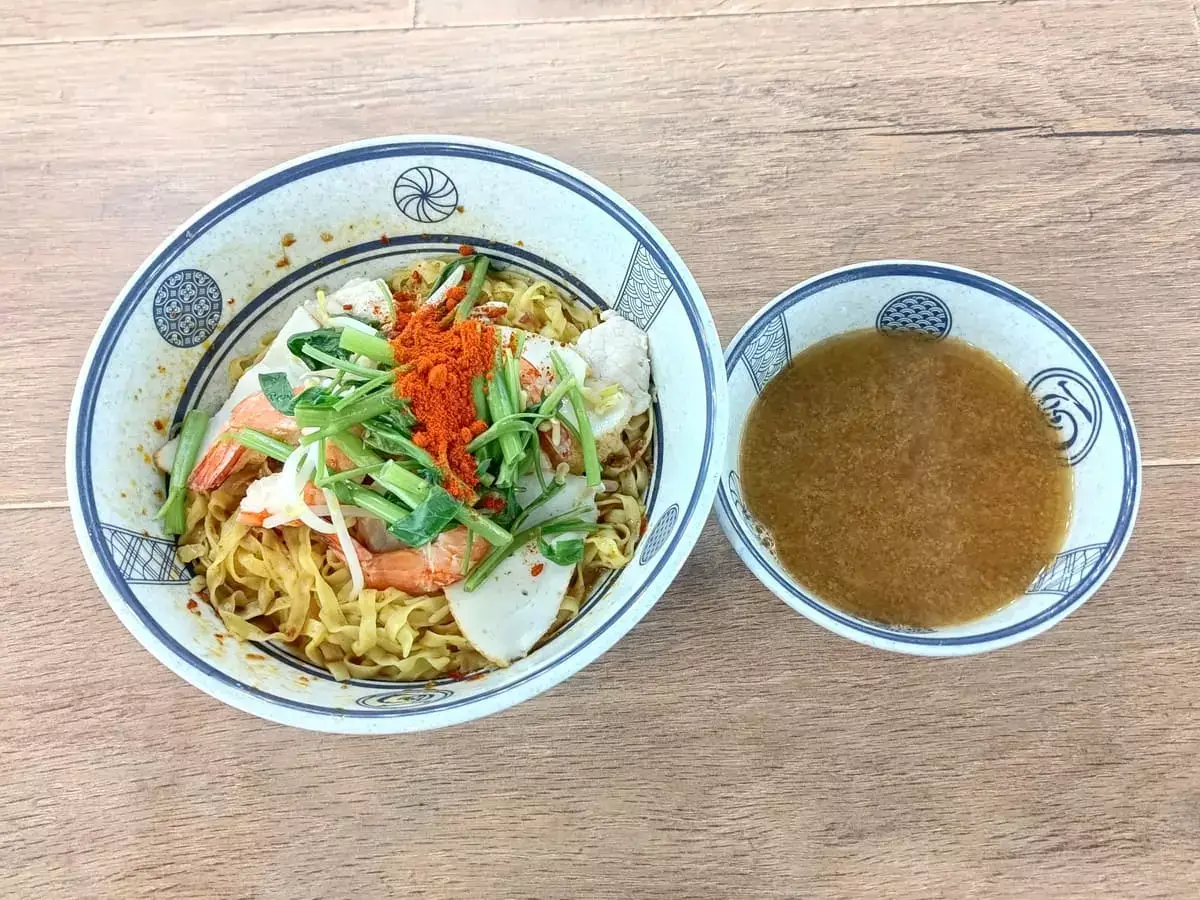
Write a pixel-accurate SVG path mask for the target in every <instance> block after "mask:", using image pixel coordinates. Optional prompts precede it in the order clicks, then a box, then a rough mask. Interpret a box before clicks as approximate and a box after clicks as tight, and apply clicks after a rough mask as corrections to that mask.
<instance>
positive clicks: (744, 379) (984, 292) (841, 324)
mask: <svg viewBox="0 0 1200 900" xmlns="http://www.w3.org/2000/svg"><path fill="white" fill-rule="evenodd" d="M863 328H876V329H879V330H881V331H885V332H917V333H920V334H924V335H927V336H929V337H930V338H933V339H935V340H940V339H942V338H947V337H951V336H953V337H955V338H959V339H961V340H963V341H966V342H967V343H969V344H973V345H975V346H977V347H980V348H982V349H983V350H986V351H987V352H988V353H990V354H991V355H992V356H994V357H996V358H998V359H999V360H1000V361H1002V362H1003V363H1004V364H1005V365H1007V366H1008V367H1009V368H1010V369H1012V370H1013V371H1014V372H1016V373H1017V374H1018V376H1020V378H1021V379H1022V380H1023V381H1024V382H1025V383H1026V384H1027V386H1028V388H1029V390H1030V391H1031V393H1032V394H1033V396H1034V398H1035V399H1036V400H1037V402H1038V403H1039V404H1040V406H1041V408H1042V410H1043V412H1044V413H1045V415H1046V417H1047V420H1048V421H1049V422H1050V423H1051V425H1053V426H1054V428H1055V429H1056V431H1057V435H1058V440H1059V446H1060V448H1061V451H1062V454H1063V457H1064V460H1065V464H1069V465H1070V466H1072V468H1073V473H1072V474H1073V481H1074V496H1073V500H1072V508H1071V518H1070V523H1069V526H1068V530H1067V536H1066V538H1065V540H1064V542H1063V546H1062V549H1061V551H1060V552H1059V553H1058V554H1057V555H1056V556H1055V557H1054V559H1053V561H1052V562H1051V563H1050V564H1049V565H1048V566H1046V567H1045V568H1044V569H1043V570H1042V571H1041V572H1040V573H1039V574H1038V575H1037V576H1036V577H1035V578H1034V579H1033V581H1032V583H1030V584H1029V586H1028V588H1027V589H1026V591H1025V593H1024V594H1023V595H1022V596H1020V597H1019V598H1017V599H1016V600H1014V601H1013V602H1012V603H1011V604H1009V605H1007V606H1005V607H1003V608H1001V609H1000V610H998V611H996V612H994V613H992V614H990V615H988V616H985V617H983V618H980V619H976V620H974V621H971V622H968V623H965V624H959V625H954V626H950V627H942V628H932V629H916V628H904V627H898V626H889V625H882V624H879V623H877V622H873V621H868V620H866V619H862V618H859V617H857V616H855V615H852V614H850V613H847V612H844V611H843V610H841V609H838V608H837V607H834V606H832V605H830V604H829V603H826V602H824V601H823V600H822V598H821V597H819V596H816V595H815V594H813V593H812V592H810V591H808V590H806V589H805V588H804V586H803V585H802V584H800V583H798V582H797V580H796V579H795V578H793V577H792V576H791V575H790V574H789V573H788V572H787V571H785V569H784V568H783V567H782V566H781V565H780V564H779V562H778V560H777V559H776V556H775V553H774V551H773V548H772V543H771V539H770V535H769V534H768V533H767V532H766V531H765V529H764V528H763V527H762V526H761V525H760V523H758V522H756V521H755V520H754V517H753V515H752V514H751V512H750V511H749V510H748V509H747V507H746V505H745V503H744V502H743V498H742V491H741V483H740V477H739V472H738V459H739V453H740V450H741V444H742V439H743V433H744V426H745V422H746V416H747V413H748V412H749V411H750V409H751V407H752V405H753V404H754V401H755V398H756V397H757V396H758V394H759V393H760V392H761V391H762V389H763V387H764V386H765V385H766V384H767V382H769V381H770V380H771V379H772V378H773V377H774V376H775V375H776V374H778V373H779V372H780V371H781V370H782V369H783V368H784V367H785V366H787V365H788V362H789V360H791V359H792V358H793V357H794V356H795V355H796V354H798V353H800V352H801V351H803V350H805V349H806V348H808V347H810V346H812V345H814V344H816V343H818V342H820V341H822V340H825V339H826V338H829V337H832V336H833V335H837V334H842V333H845V332H848V331H854V330H857V329H863ZM725 369H726V373H727V375H728V378H729V395H730V424H729V441H728V444H727V447H726V450H725V457H724V465H723V466H722V470H721V486H720V489H719V491H718V495H717V515H718V517H719V519H720V522H721V526H722V528H724V530H725V533H726V534H727V535H728V536H729V538H730V540H731V541H732V542H733V544H734V547H735V548H736V549H737V551H738V553H739V555H740V556H741V557H742V559H743V560H744V561H745V563H746V565H747V566H749V567H750V569H751V570H752V571H753V572H754V574H755V575H757V576H758V578H759V579H760V580H761V581H762V582H763V584H765V585H766V586H767V587H768V588H770V590H772V591H773V592H774V593H775V594H776V595H778V596H779V597H780V598H781V599H782V600H783V601H784V602H786V603H787V604H788V605H790V606H792V607H793V608H794V609H796V610H797V611H798V612H800V613H801V614H803V615H805V616H807V617H808V618H809V619H811V620H813V621H814V622H816V623H817V624H819V625H821V626H823V627H825V628H828V629H829V630H830V631H833V632H835V633H837V634H840V635H842V636H844V637H848V638H851V639H853V640H856V641H860V642H862V643H864V644H868V645H870V646H873V647H880V648H883V649H886V650H894V651H899V652H903V653H914V654H920V655H926V656H957V655H962V654H967V653H978V652H981V651H985V650H994V649H997V648H999V647H1004V646H1007V645H1009V644H1013V643H1016V642H1018V641H1021V640H1024V639H1026V638H1029V637H1032V636H1033V635H1035V634H1038V633H1039V632H1042V631H1045V630H1046V629H1047V628H1049V627H1051V626H1052V625H1054V623H1056V622H1058V621H1060V620H1061V619H1062V618H1063V617H1064V616H1066V615H1067V614H1068V613H1070V612H1071V611H1072V610H1074V609H1076V608H1077V607H1079V605H1080V604H1082V603H1083V602H1084V601H1085V600H1087V599H1088V597H1090V596H1091V595H1092V594H1093V593H1095V592H1096V590H1097V589H1098V588H1099V587H1100V585H1101V584H1102V583H1103V581H1104V579H1105V578H1107V577H1108V575H1109V573H1110V572H1111V571H1112V570H1113V567H1114V566H1116V564H1117V560H1118V559H1119V558H1120V556H1121V553H1122V552H1123V551H1124V549H1125V545H1126V543H1127V542H1128V541H1129V536H1130V533H1131V532H1132V530H1133V522H1134V517H1135V516H1136V514H1137V507H1138V500H1139V497H1140V495H1141V471H1140V467H1141V459H1140V454H1139V450H1138V442H1137V435H1136V433H1135V432H1134V427H1133V421H1132V419H1131V417H1130V413H1129V408H1128V406H1127V405H1126V403H1125V399H1124V397H1123V396H1122V395H1121V391H1120V389H1119V388H1118V387H1117V384H1116V382H1115V381H1114V380H1113V377H1112V375H1111V374H1110V373H1109V371H1108V369H1107V368H1106V367H1105V365H1104V363H1103V362H1102V361H1101V360H1100V357H1099V356H1097V354H1096V352H1095V351H1094V350H1093V349H1092V348H1091V347H1090V346H1089V345H1088V344H1087V342H1086V341H1084V339H1083V338H1082V337H1080V335H1079V334H1078V333H1077V332H1076V331H1075V330H1074V329H1073V328H1071V326H1070V325H1068V324H1067V323H1066V322H1065V321H1063V320H1062V319H1061V318H1060V317H1059V316H1058V315H1056V314H1055V313H1054V312H1053V311H1052V310H1050V309H1049V308H1047V307H1046V306H1044V305H1043V304H1041V303H1039V302H1038V301H1037V300H1035V299H1034V298H1032V297H1030V296H1029V295H1028V294H1025V293H1023V292H1021V291H1019V290H1018V289H1016V288H1014V287H1012V286H1010V285H1008V284H1005V283H1003V282H1001V281H997V280H996V279H994V278H990V277H988V276H986V275H981V274H979V273H977V272H971V271H968V270H966V269H960V268H956V267H954V266H946V265H939V264H936V263H925V262H906V261H888V262H877V263H866V264H862V265H855V266H850V267H848V268H845V269H839V270H837V271H834V272H830V273H828V274H825V275H821V276H818V277H816V278H813V279H811V280H809V281H806V282H804V283H802V284H800V285H797V286H796V287H794V288H792V289H791V290H788V291H785V292H784V293H783V294H780V295H779V296H778V297H776V298H775V299H774V300H772V301H771V302H770V303H769V304H767V306H766V307H764V308H763V309H762V310H761V311H760V312H759V313H758V314H757V315H756V316H755V317H754V318H753V319H752V320H751V321H750V322H749V323H747V325H746V326H745V327H744V328H743V329H742V330H741V331H740V332H739V333H738V335H737V337H735V338H734V339H733V341H732V342H731V343H730V345H729V347H728V349H727V350H726V352H725Z"/></svg>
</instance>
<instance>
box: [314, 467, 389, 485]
mask: <svg viewBox="0 0 1200 900" xmlns="http://www.w3.org/2000/svg"><path fill="white" fill-rule="evenodd" d="M378 471H379V466H358V467H357V468H354V469H346V470H345V471H344V472H335V473H334V474H332V475H327V476H326V477H325V478H322V479H320V480H319V481H318V482H317V487H330V486H332V485H335V484H337V483H338V482H339V481H349V480H350V479H352V478H360V477H361V476H363V475H374V474H375V473H376V472H378Z"/></svg>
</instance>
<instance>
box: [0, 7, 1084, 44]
mask: <svg viewBox="0 0 1200 900" xmlns="http://www.w3.org/2000/svg"><path fill="white" fill-rule="evenodd" d="M1058 2H1061V0H956V2H944V0H943V2H927V3H908V4H904V5H902V6H897V5H895V4H894V3H888V2H880V3H870V2H867V3H846V4H831V5H829V6H815V7H808V8H806V9H790V10H769V11H765V12H757V11H745V12H743V11H740V10H729V11H722V10H720V9H714V10H709V11H705V12H698V13H674V14H668V15H645V16H632V15H623V16H597V17H595V18H574V19H570V18H564V19H544V20H534V21H524V20H519V19H514V20H502V21H497V22H479V23H476V22H463V23H458V24H447V25H421V24H420V21H419V18H418V15H417V3H416V2H415V0H414V3H413V11H412V19H411V23H410V24H409V25H405V26H395V25H382V26H377V27H373V26H352V27H347V28H336V27H330V28H295V29H271V28H264V29H253V28H246V29H229V30H227V31H221V30H212V31H162V32H155V33H152V34H136V33H129V34H110V35H90V36H86V37H61V38H9V39H5V38H0V48H3V47H41V46H70V45H72V44H110V43H136V42H142V41H181V40H201V39H220V38H244V37H286V36H289V35H321V34H331V35H333V34H364V33H369V34H377V33H378V34H386V33H389V32H399V33H403V32H407V31H414V30H421V31H436V30H438V29H449V28H454V29H486V28H524V27H529V26H538V25H563V26H570V25H585V26H586V25H597V24H612V23H619V22H646V21H655V22H671V21H689V20H695V19H752V18H756V17H757V18H781V17H786V16H803V15H809V14H813V13H817V14H820V13H831V12H866V11H870V10H910V9H928V8H930V7H936V8H938V9H946V8H951V7H956V6H997V7H1008V6H1017V5H1030V4H1034V3H1044V4H1052V3H1058Z"/></svg>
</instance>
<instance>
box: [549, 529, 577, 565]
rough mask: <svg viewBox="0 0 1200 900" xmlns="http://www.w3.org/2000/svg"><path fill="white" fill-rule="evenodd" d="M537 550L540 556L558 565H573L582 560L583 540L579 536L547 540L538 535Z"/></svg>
mask: <svg viewBox="0 0 1200 900" xmlns="http://www.w3.org/2000/svg"><path fill="white" fill-rule="evenodd" d="M538 550H539V551H540V552H541V554H542V556H544V557H546V559H548V560H550V562H552V563H558V564H559V565H560V566H573V565H575V564H576V563H577V562H580V561H582V560H583V540H582V539H581V538H561V539H559V540H557V541H548V540H546V539H545V538H544V537H541V536H539V537H538Z"/></svg>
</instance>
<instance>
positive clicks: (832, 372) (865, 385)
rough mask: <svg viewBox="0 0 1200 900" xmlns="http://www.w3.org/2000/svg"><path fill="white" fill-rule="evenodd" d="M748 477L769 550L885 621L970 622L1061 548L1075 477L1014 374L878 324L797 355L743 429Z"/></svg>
mask: <svg viewBox="0 0 1200 900" xmlns="http://www.w3.org/2000/svg"><path fill="white" fill-rule="evenodd" d="M740 471H741V484H742V491H743V497H744V499H745V502H746V505H747V507H748V509H749V511H750V512H751V514H752V515H753V516H754V517H755V519H756V520H757V521H758V522H759V523H760V524H761V525H762V526H763V527H764V528H765V529H766V531H767V532H768V534H769V539H770V541H771V544H772V548H773V550H774V552H775V555H776V557H777V558H778V559H779V561H780V563H781V564H782V565H783V566H784V567H785V568H786V569H787V570H788V571H789V572H790V573H791V575H792V576H793V577H794V578H795V579H796V580H797V581H798V582H799V583H800V584H801V585H803V586H804V587H806V588H808V589H809V590H811V591H813V592H814V593H815V594H817V595H818V596H819V597H820V598H821V599H822V600H824V601H825V602H827V603H829V604H831V605H834V606H837V607H839V608H841V609H843V610H845V611H847V612H850V613H852V614H854V615H856V616H859V617H862V618H865V619H869V620H873V621H877V622H881V623H884V624H887V625H894V626H906V627H912V628H937V627H941V626H946V625H953V624H958V623H962V622H967V621H971V620H974V619H977V618H979V617H982V616H985V615H987V614H989V613H991V612H994V611H995V610H997V609H998V608H1000V607H1003V606H1004V605H1006V604H1008V603H1009V602H1011V601H1012V600H1014V599H1015V598H1017V597H1018V596H1020V595H1021V594H1022V593H1023V592H1024V591H1025V590H1026V588H1027V587H1028V585H1029V584H1030V582H1031V581H1032V580H1033V579H1034V577H1035V576H1036V575H1037V574H1038V572H1039V571H1040V570H1041V569H1042V568H1043V567H1044V566H1046V565H1047V564H1048V563H1049V562H1050V561H1051V560H1052V559H1053V557H1054V555H1055V554H1056V553H1057V552H1058V550H1059V549H1060V547H1061V545H1062V543H1063V539H1064V537H1065V535H1066V531H1067V527H1068V524H1069V520H1070V508H1071V495H1072V476H1071V469H1070V468H1069V466H1068V465H1067V462H1066V460H1065V459H1064V457H1063V455H1062V452H1061V449H1060V446H1059V443H1058V435H1057V432H1056V431H1055V429H1054V428H1053V427H1052V425H1051V424H1050V423H1049V422H1048V421H1047V418H1046V415H1045V413H1044V412H1043V410H1042V409H1041V407H1040V406H1039V405H1038V403H1037V401H1036V400H1035V399H1034V398H1033V397H1032V395H1031V394H1030V393H1029V391H1028V390H1027V388H1026V387H1025V385H1024V384H1023V383H1022V382H1021V380H1020V379H1019V378H1018V377H1017V376H1016V374H1015V373H1014V372H1012V371H1011V370H1010V369H1008V368H1007V367H1006V366H1005V365H1004V364H1003V363H1001V362H1000V361H999V360H998V359H996V358H994V357H992V356H991V355H990V354H988V353H987V352H985V351H984V350H981V349H979V348H978V347H974V346H972V345H970V344H967V343H965V342H963V341H960V340H958V339H955V338H946V339H943V340H933V339H930V338H929V337H927V336H924V335H921V334H914V333H911V332H900V333H885V332H881V331H877V330H875V329H871V330H863V331H855V332H850V333H846V334H841V335H837V336H834V337H832V338H829V339H827V340H825V341H822V342H820V343H817V344H815V345H813V346H811V347H809V348H807V349H806V350H804V351H803V352H801V353H800V354H798V355H797V356H795V357H793V358H792V359H791V362H790V364H789V365H788V366H787V367H785V368H784V369H783V370H782V371H781V372H780V373H779V374H778V375H776V376H775V378H774V379H772V380H771V381H770V382H769V383H768V384H767V385H766V387H765V389H764V390H763V391H762V393H761V395H760V396H759V397H758V399H757V401H756V402H755V404H754V406H753V407H752V409H751V410H750V413H749V415H748V417H747V420H746V424H745V431H744V436H743V443H742V450H741V465H740Z"/></svg>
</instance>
